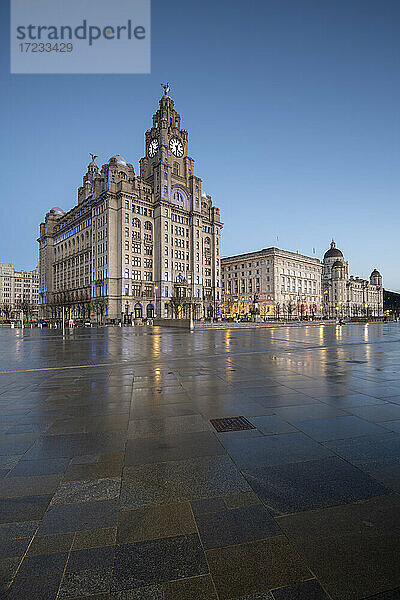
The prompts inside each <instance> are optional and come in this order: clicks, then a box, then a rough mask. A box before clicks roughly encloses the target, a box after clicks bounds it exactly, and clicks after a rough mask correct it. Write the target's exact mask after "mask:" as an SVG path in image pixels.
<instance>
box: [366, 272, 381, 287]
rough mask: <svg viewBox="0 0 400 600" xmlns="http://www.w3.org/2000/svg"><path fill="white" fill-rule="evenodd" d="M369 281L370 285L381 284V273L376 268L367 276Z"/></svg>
mask: <svg viewBox="0 0 400 600" xmlns="http://www.w3.org/2000/svg"><path fill="white" fill-rule="evenodd" d="M369 281H370V283H371V284H372V285H380V286H382V275H381V274H380V273H379V271H378V270H377V269H374V270H373V271H372V273H371V275H370V277H369Z"/></svg>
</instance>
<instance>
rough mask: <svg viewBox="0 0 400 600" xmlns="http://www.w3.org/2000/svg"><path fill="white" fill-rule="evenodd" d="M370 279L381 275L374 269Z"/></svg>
mask: <svg viewBox="0 0 400 600" xmlns="http://www.w3.org/2000/svg"><path fill="white" fill-rule="evenodd" d="M371 277H382V275H381V274H380V273H379V271H378V269H374V270H373V271H372V273H371Z"/></svg>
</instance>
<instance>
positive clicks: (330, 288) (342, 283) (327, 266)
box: [322, 240, 383, 318]
mask: <svg viewBox="0 0 400 600" xmlns="http://www.w3.org/2000/svg"><path fill="white" fill-rule="evenodd" d="M322 292H323V304H324V315H325V316H327V317H330V318H332V317H339V318H351V317H367V318H368V317H381V316H383V285H382V276H381V274H380V273H379V271H377V270H376V269H374V270H373V271H372V273H371V275H370V278H369V280H367V279H361V278H359V277H354V276H353V275H351V276H350V277H349V264H348V262H347V261H345V259H344V256H343V253H342V251H341V250H339V249H338V248H337V247H336V244H335V242H334V240H332V242H331V247H330V248H329V250H327V251H326V252H325V255H324V260H323V271H322Z"/></svg>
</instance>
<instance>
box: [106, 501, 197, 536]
mask: <svg viewBox="0 0 400 600" xmlns="http://www.w3.org/2000/svg"><path fill="white" fill-rule="evenodd" d="M195 532H196V524H195V521H194V518H193V513H192V511H191V507H190V504H189V502H184V503H183V502H182V503H179V504H165V505H162V506H149V507H146V508H140V509H136V510H128V511H121V512H120V513H119V515H118V530H117V544H128V543H131V542H140V541H144V540H153V539H156V538H165V537H174V536H178V535H184V534H189V533H195Z"/></svg>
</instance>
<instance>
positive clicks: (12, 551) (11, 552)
mask: <svg viewBox="0 0 400 600" xmlns="http://www.w3.org/2000/svg"><path fill="white" fill-rule="evenodd" d="M30 541H31V538H22V539H17V540H1V541H0V558H9V557H12V556H22V555H23V554H25V551H26V549H27V547H28V545H29V542H30Z"/></svg>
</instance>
